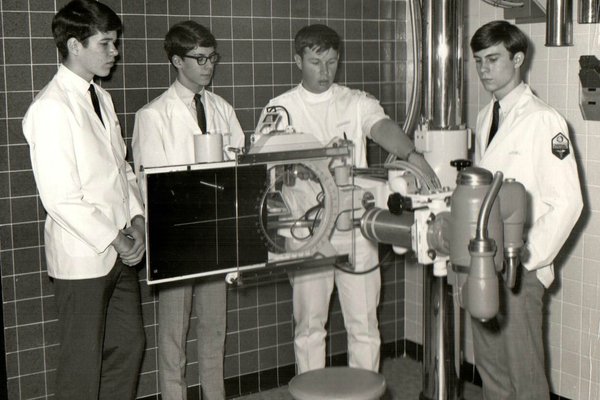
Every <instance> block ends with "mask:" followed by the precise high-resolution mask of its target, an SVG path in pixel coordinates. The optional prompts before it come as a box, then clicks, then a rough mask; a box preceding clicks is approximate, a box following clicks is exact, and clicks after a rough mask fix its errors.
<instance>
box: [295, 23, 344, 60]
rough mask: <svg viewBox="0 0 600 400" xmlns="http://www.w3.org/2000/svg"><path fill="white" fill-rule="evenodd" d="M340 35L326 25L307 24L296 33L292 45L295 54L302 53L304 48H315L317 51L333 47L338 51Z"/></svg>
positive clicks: (300, 54)
mask: <svg viewBox="0 0 600 400" xmlns="http://www.w3.org/2000/svg"><path fill="white" fill-rule="evenodd" d="M340 43H341V39H340V35H338V34H337V32H336V31H334V30H333V29H331V28H330V27H328V26H327V25H322V24H314V25H307V26H305V27H304V28H302V29H300V30H299V31H298V33H296V37H295V38H294V45H295V48H296V54H298V55H299V56H300V57H302V56H303V55H304V49H310V50H315V51H316V52H317V53H320V52H322V51H327V50H329V49H333V50H335V51H337V52H339V51H340Z"/></svg>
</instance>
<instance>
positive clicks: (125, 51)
mask: <svg viewBox="0 0 600 400" xmlns="http://www.w3.org/2000/svg"><path fill="white" fill-rule="evenodd" d="M121 49H122V50H121V56H122V60H123V62H124V63H128V64H131V63H133V64H146V41H145V40H138V39H126V40H124V41H123V46H121ZM163 60H164V61H165V62H166V61H168V60H167V53H165V52H164V51H163ZM143 66H145V65H143ZM126 67H131V65H126Z"/></svg>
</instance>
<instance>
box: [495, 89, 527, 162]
mask: <svg viewBox="0 0 600 400" xmlns="http://www.w3.org/2000/svg"><path fill="white" fill-rule="evenodd" d="M531 94H532V92H531V89H529V88H527V89H526V90H525V91H524V92H523V93H522V94H521V96H520V97H519V99H518V100H517V102H516V104H515V105H514V106H513V107H512V108H511V109H510V111H509V112H508V114H506V115H504V119H503V120H502V122H501V124H500V127H499V128H498V131H497V132H496V136H494V140H492V143H490V145H489V146H488V147H487V148H486V149H485V151H486V153H487V152H488V151H493V150H494V149H495V148H496V147H498V146H501V145H502V142H505V141H506V140H507V139H508V138H510V136H511V133H512V132H511V129H510V127H511V126H514V124H515V121H516V120H517V119H518V118H521V114H522V110H524V108H523V107H522V104H523V102H525V101H526V100H527V98H528V97H530V95H531ZM492 107H493V102H492V106H490V107H489V110H488V112H487V113H486V121H488V124H487V131H488V135H489V130H490V125H491V122H492ZM488 114H489V115H488ZM488 135H486V138H485V140H486V143H487V137H488Z"/></svg>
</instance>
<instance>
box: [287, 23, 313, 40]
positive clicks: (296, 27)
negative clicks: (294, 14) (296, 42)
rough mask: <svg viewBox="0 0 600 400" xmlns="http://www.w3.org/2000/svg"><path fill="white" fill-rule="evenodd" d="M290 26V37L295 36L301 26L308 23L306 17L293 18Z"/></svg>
mask: <svg viewBox="0 0 600 400" xmlns="http://www.w3.org/2000/svg"><path fill="white" fill-rule="evenodd" d="M291 23H292V26H291V29H292V30H291V36H290V38H291V39H293V38H294V37H295V36H296V33H297V32H298V31H299V30H300V29H302V28H303V27H305V26H306V25H308V24H309V21H308V19H306V18H293V19H292V21H291Z"/></svg>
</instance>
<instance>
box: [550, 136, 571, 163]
mask: <svg viewBox="0 0 600 400" xmlns="http://www.w3.org/2000/svg"><path fill="white" fill-rule="evenodd" d="M570 153H571V151H570V149H569V139H567V137H566V136H565V135H563V134H562V132H559V133H558V134H557V135H556V136H554V137H553V138H552V154H554V155H555V156H556V157H558V158H559V159H560V160H563V159H564V158H565V157H566V156H568V155H569V154H570Z"/></svg>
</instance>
